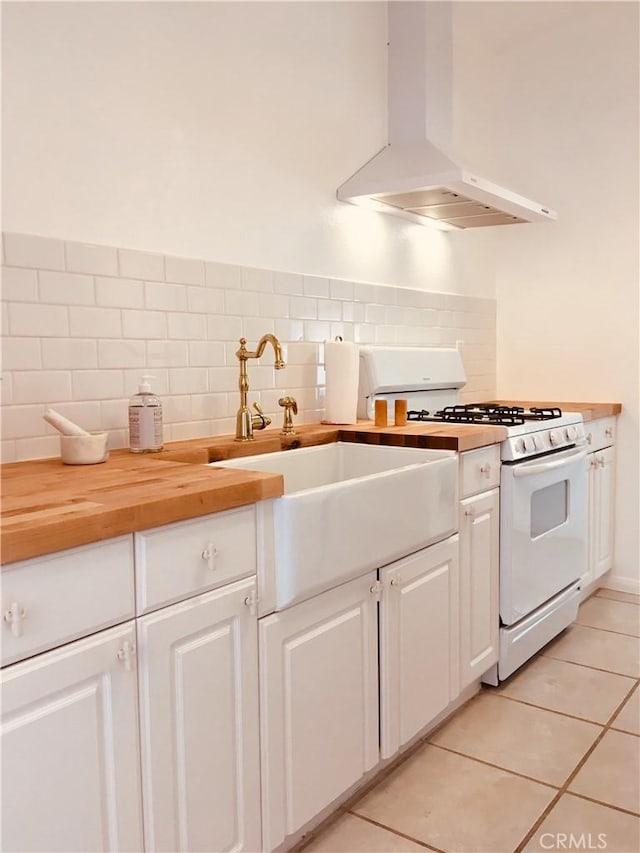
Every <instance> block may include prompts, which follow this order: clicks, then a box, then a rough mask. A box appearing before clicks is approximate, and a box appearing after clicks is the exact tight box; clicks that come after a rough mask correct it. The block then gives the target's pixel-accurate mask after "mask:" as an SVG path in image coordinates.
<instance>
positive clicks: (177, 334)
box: [167, 314, 207, 340]
mask: <svg viewBox="0 0 640 853" xmlns="http://www.w3.org/2000/svg"><path fill="white" fill-rule="evenodd" d="M167 323H168V334H169V337H170V338H175V339H177V340H202V339H203V338H206V336H207V318H206V317H205V316H204V315H201V314H169V315H168V316H167Z"/></svg>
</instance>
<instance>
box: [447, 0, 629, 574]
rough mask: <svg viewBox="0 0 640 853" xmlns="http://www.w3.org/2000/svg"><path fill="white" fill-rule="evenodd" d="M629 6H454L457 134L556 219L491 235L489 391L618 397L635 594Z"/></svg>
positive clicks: (621, 487)
mask: <svg viewBox="0 0 640 853" xmlns="http://www.w3.org/2000/svg"><path fill="white" fill-rule="evenodd" d="M479 7H482V8H479ZM638 11H639V7H638V4H636V3H609V2H606V3H588V4H587V3H526V2H525V3H481V4H468V3H464V4H460V7H459V8H458V12H459V18H458V23H459V26H460V38H461V40H464V43H465V45H466V47H467V50H466V51H465V53H464V55H463V57H462V58H463V59H464V67H463V70H462V71H461V76H460V77H459V83H460V86H461V88H462V89H464V97H465V98H466V100H467V103H468V104H469V107H470V109H469V110H467V111H466V113H465V117H464V120H465V122H466V126H465V127H464V128H463V132H466V134H467V135H473V137H474V140H475V150H476V152H477V154H478V157H481V158H482V160H483V163H486V165H487V168H488V169H489V168H491V167H493V166H496V167H497V165H498V164H499V166H500V168H501V169H502V170H503V172H504V173H505V174H507V173H508V177H509V179H510V180H513V182H514V183H516V182H517V183H518V185H519V186H521V187H522V188H523V191H524V192H527V193H531V194H532V196H533V197H534V198H539V199H540V200H541V201H543V202H545V203H547V204H549V205H550V206H551V207H554V208H556V209H557V210H558V213H559V219H558V222H557V223H556V224H554V225H552V226H539V227H535V228H532V229H530V230H529V231H528V232H527V233H525V232H524V231H520V230H519V229H504V230H503V231H502V232H500V241H499V248H498V258H499V265H498V270H497V285H496V287H497V302H498V368H497V370H498V377H497V378H498V393H499V394H500V395H501V396H504V397H521V398H523V397H525V398H526V397H529V398H531V397H533V398H535V397H539V398H540V397H544V398H546V399H554V398H555V399H560V400H562V399H564V400H603V401H620V402H622V404H623V406H624V411H623V414H622V416H621V417H620V419H619V443H618V467H617V478H618V482H617V528H616V536H617V554H616V566H615V571H614V578H615V581H616V582H617V583H620V584H621V585H622V586H627V587H628V588H630V589H633V588H635V590H636V591H640V589H638V587H639V586H640V560H639V556H638V517H639V498H638V463H639V456H638V434H639V412H638V355H639V332H638V330H639V318H638V292H639V287H638V281H639V264H638V259H639V234H640V222H639V215H638V205H639V182H638V142H639V140H638V128H639V115H638V103H639V91H638V68H639V56H638ZM492 21H493V23H494V24H495V25H497V26H498V27H499V28H500V29H501V31H502V33H503V35H504V38H503V39H502V41H501V42H500V44H499V45H498V47H497V49H494V51H493V52H492V54H491V56H487V55H486V54H483V53H482V41H483V40H482V37H481V35H480V36H479V33H478V28H479V27H482V26H485V27H487V26H490V25H491V23H492ZM531 33H536V34H537V35H535V36H533V37H532V36H531ZM479 64H481V65H482V67H483V73H482V74H478V73H477V69H478V67H479ZM474 105H482V108H481V109H480V108H479V107H477V108H476V109H474ZM482 128H486V129H489V132H488V133H486V132H485V133H483V132H482Z"/></svg>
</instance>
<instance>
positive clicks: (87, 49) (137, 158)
mask: <svg viewBox="0 0 640 853" xmlns="http://www.w3.org/2000/svg"><path fill="white" fill-rule="evenodd" d="M2 6H3V9H2V11H3V93H4V104H3V125H4V139H3V163H4V184H5V186H4V197H3V217H4V222H3V226H4V228H5V230H7V231H13V232H20V233H30V234H37V235H43V236H48V237H54V238H63V239H68V240H79V241H87V242H92V243H103V244H110V245H116V246H129V247H131V248H134V249H142V250H147V251H157V252H167V253H170V254H177V255H183V256H186V257H198V258H208V259H211V260H216V261H222V262H227V263H234V264H242V265H245V266H256V267H268V268H270V269H277V270H289V271H292V272H298V273H306V274H316V275H323V276H329V277H334V278H347V279H357V280H361V281H371V282H382V283H388V284H399V285H404V286H412V287H420V288H424V289H427V290H432V291H444V292H455V293H464V294H471V295H475V296H482V297H485V296H486V297H493V296H494V270H495V268H494V257H495V256H494V252H493V244H494V239H495V238H494V236H493V235H491V234H489V233H487V232H484V233H480V232H474V233H468V234H456V235H444V234H443V233H441V232H437V231H429V230H428V229H426V228H424V227H420V226H417V225H413V224H409V223H404V222H402V221H399V220H395V219H393V218H392V217H388V216H383V215H381V214H377V213H371V212H366V211H363V210H361V209H359V208H355V207H353V206H351V205H346V204H342V203H338V202H337V201H336V199H335V191H336V188H337V187H338V186H339V185H340V184H341V183H342V182H343V181H344V180H345V179H346V178H347V177H349V176H350V175H351V174H352V173H353V172H354V171H356V170H357V169H358V168H359V167H360V166H361V165H362V164H363V163H364V162H365V161H366V160H368V159H369V158H370V157H371V156H372V155H373V154H375V153H376V151H378V150H379V149H380V148H381V147H383V145H384V144H385V143H386V139H387V135H386V118H387V112H386V38H387V24H386V4H385V3H381V2H372V3H368V2H364V3H360V2H354V3H343V2H338V3H333V2H319V3H306V2H305V3H279V2H274V3H222V2H202V3H188V2H173V3H171V2H170V3H29V2H20V3H10V2H9V3H3V4H2Z"/></svg>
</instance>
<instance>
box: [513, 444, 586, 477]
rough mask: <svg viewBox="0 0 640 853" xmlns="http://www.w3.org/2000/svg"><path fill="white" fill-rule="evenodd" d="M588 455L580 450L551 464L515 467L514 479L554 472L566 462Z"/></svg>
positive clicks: (543, 463) (565, 455)
mask: <svg viewBox="0 0 640 853" xmlns="http://www.w3.org/2000/svg"><path fill="white" fill-rule="evenodd" d="M586 455H587V451H586V450H584V449H583V448H579V449H578V450H572V451H571V452H570V453H566V454H563V455H562V457H560V458H556V459H551V460H549V462H538V463H535V464H526V463H525V464H524V465H514V466H513V468H512V469H511V470H512V471H513V476H514V477H528V476H529V475H530V474H531V475H533V474H543V473H544V472H545V471H553V469H554V468H561V467H562V466H563V465H564V464H565V463H566V462H574V461H575V460H577V459H584V458H585V457H586Z"/></svg>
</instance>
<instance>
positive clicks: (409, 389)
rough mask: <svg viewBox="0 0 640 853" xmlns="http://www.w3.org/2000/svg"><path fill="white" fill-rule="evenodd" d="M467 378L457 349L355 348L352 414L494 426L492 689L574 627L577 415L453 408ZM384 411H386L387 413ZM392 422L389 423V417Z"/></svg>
mask: <svg viewBox="0 0 640 853" xmlns="http://www.w3.org/2000/svg"><path fill="white" fill-rule="evenodd" d="M465 382H466V377H465V374H464V368H463V365H462V360H461V358H460V354H459V353H458V351H457V350H454V349H435V348H422V347H362V348H361V351H360V388H359V407H358V415H359V417H365V418H369V419H370V418H372V416H373V411H374V407H375V401H376V400H381V399H383V400H387V402H388V405H389V408H390V410H391V409H392V407H393V401H394V400H396V399H406V400H407V408H408V410H409V412H408V418H409V420H410V421H411V422H417V421H422V422H425V423H439V424H443V423H451V424H455V425H456V427H459V426H464V425H472V424H481V425H483V426H496V427H497V426H500V427H502V428H503V429H506V433H507V438H506V439H505V440H503V441H502V442H501V444H500V456H501V460H502V465H501V472H500V487H501V490H500V656H499V662H498V664H496V666H495V667H494V669H493V670H492V671H490V672H489V673H487V675H486V676H485V680H486V681H487V682H489V683H491V684H497V683H498V681H501V680H504V679H505V678H507V677H508V676H509V675H511V673H513V672H514V671H515V670H516V669H518V667H520V666H521V665H522V664H523V663H524V662H525V661H526V660H528V658H530V657H531V655H533V654H535V652H537V651H538V650H539V649H540V648H542V646H544V645H545V644H546V643H548V642H549V641H550V640H551V639H552V638H553V637H555V636H556V635H557V634H558V633H559V632H560V631H561V630H563V629H564V628H566V627H567V625H569V624H570V623H571V622H573V621H574V620H575V618H576V615H577V610H578V603H579V592H580V577H581V575H582V573H583V571H584V566H585V562H586V539H587V482H586V466H585V456H586V450H585V431H584V425H583V422H582V415H581V414H579V413H575V412H562V411H561V410H560V409H557V408H544V409H543V408H540V409H535V408H534V409H523V408H521V407H517V406H502V405H498V404H493V403H487V404H474V405H466V406H465V405H460V404H459V403H458V391H459V389H460V388H462V387H463V386H464V384H465ZM390 415H391V411H390ZM390 422H392V421H390Z"/></svg>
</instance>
